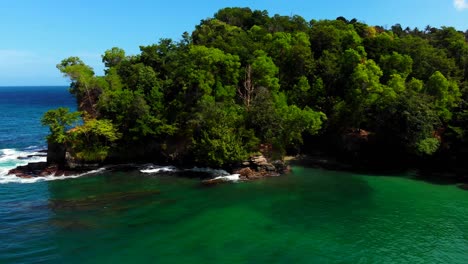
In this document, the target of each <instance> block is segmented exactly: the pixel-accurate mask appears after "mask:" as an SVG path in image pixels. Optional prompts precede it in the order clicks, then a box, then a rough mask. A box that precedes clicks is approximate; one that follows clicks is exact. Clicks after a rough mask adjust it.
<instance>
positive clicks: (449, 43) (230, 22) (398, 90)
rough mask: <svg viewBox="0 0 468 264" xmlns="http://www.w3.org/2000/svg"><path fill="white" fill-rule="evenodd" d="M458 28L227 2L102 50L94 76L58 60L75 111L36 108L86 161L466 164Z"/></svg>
mask: <svg viewBox="0 0 468 264" xmlns="http://www.w3.org/2000/svg"><path fill="white" fill-rule="evenodd" d="M467 40H468V31H466V32H461V31H457V30H456V29H454V28H452V27H442V28H433V27H430V26H428V27H426V28H425V29H423V30H420V29H417V28H415V29H410V28H402V26H400V25H399V24H397V25H394V26H392V27H391V28H389V29H387V28H382V27H380V26H370V25H366V24H364V23H363V22H360V21H358V20H356V19H352V20H347V19H346V18H343V17H339V18H337V19H336V20H319V21H316V20H312V21H306V20H305V19H304V18H302V17H300V16H280V15H274V16H270V15H269V14H268V13H267V12H266V11H258V10H255V11H252V10H251V9H249V8H225V9H222V10H219V11H218V12H217V13H216V14H215V15H214V17H213V18H208V19H204V20H202V21H201V22H200V24H199V25H197V26H196V27H195V30H194V31H193V32H192V34H188V33H184V34H183V35H182V38H181V40H180V41H173V40H170V39H161V40H160V41H159V42H158V43H157V44H154V45H150V46H141V47H140V50H141V53H140V54H138V55H132V56H128V55H126V54H125V51H124V50H122V49H120V48H112V49H110V50H108V51H106V52H105V54H104V55H103V56H102V61H103V63H104V64H105V66H106V70H105V75H104V76H96V75H95V73H94V71H93V69H92V68H90V67H89V66H87V65H86V64H85V63H84V62H83V61H81V60H80V59H79V58H77V57H70V58H67V59H65V60H63V61H62V62H61V63H60V64H59V65H57V67H58V69H59V70H60V71H61V72H62V73H63V74H64V75H65V76H66V77H68V78H70V80H71V88H70V92H71V93H72V94H73V95H74V96H75V97H76V98H77V102H78V109H79V111H80V112H79V113H70V112H69V111H68V110H66V109H57V110H51V111H49V112H48V113H46V115H45V116H44V118H43V120H42V122H43V124H44V125H48V126H50V129H51V134H50V136H49V138H48V140H49V142H50V143H52V144H60V145H62V146H65V148H66V149H67V150H68V151H69V152H70V155H72V156H73V158H75V159H78V160H81V161H85V162H96V161H109V162H110V161H130V160H133V161H135V160H140V161H143V160H145V161H147V160H151V161H165V162H180V163H194V164H202V165H205V166H213V167H222V166H229V165H231V164H234V163H237V162H239V161H242V160H244V159H246V158H247V157H248V156H249V155H250V154H252V153H257V152H259V151H265V149H267V150H269V154H268V155H272V156H276V158H277V157H281V156H282V155H285V154H286V153H291V154H296V153H310V152H314V151H321V152H327V153H333V154H335V155H339V156H341V157H344V158H349V159H350V160H353V159H362V160H374V161H379V160H380V161H382V160H387V161H388V160H391V161H392V162H403V161H405V162H407V161H430V162H432V161H439V162H440V163H443V164H444V166H447V167H448V166H463V165H464V164H463V160H464V159H466V158H467V157H468V134H467V131H468V130H467V128H468V104H467V100H468V41H467ZM78 119H80V120H78ZM71 127H74V128H73V129H71V130H69V129H70V128H71ZM68 130H69V131H68ZM465 166H466V165H465Z"/></svg>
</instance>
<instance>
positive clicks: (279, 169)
mask: <svg viewBox="0 0 468 264" xmlns="http://www.w3.org/2000/svg"><path fill="white" fill-rule="evenodd" d="M290 170H291V168H290V167H289V165H287V164H286V163H285V162H284V161H282V160H275V161H273V162H269V161H268V160H267V159H266V158H265V157H264V156H263V155H258V156H252V157H250V158H249V159H248V160H247V161H245V162H243V163H242V166H240V167H239V168H237V169H235V170H234V171H233V173H234V174H239V178H240V179H241V180H255V179H261V178H265V177H274V176H279V175H281V174H285V173H288V172H290Z"/></svg>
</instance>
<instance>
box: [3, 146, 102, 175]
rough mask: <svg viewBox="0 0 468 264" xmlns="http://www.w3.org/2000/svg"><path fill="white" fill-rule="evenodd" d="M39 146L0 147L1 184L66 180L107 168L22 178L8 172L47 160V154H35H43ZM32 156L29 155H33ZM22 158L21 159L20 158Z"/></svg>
mask: <svg viewBox="0 0 468 264" xmlns="http://www.w3.org/2000/svg"><path fill="white" fill-rule="evenodd" d="M37 150H38V149H37V148H35V147H34V146H32V147H28V148H26V149H25V150H16V149H0V184H5V183H34V182H39V181H53V180H65V179H71V178H78V177H81V176H85V175H89V174H95V173H99V172H102V171H104V170H105V169H106V168H100V169H97V170H93V171H88V172H85V173H81V174H76V175H70V176H55V175H49V176H44V177H33V178H20V177H17V176H16V175H13V174H8V172H9V171H10V170H11V169H14V168H16V167H18V166H23V165H26V164H28V163H31V162H45V161H47V157H45V156H34V155H41V154H43V153H41V152H37ZM31 155H33V156H32V157H28V156H31ZM19 158H21V159H19Z"/></svg>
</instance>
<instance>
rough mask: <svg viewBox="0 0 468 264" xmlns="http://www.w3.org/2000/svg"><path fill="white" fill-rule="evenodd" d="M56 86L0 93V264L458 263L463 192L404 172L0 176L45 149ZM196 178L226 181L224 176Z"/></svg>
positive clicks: (64, 95) (466, 210) (464, 253)
mask: <svg viewBox="0 0 468 264" xmlns="http://www.w3.org/2000/svg"><path fill="white" fill-rule="evenodd" d="M59 106H66V107H69V108H72V109H74V108H75V100H74V98H72V97H71V96H70V95H69V94H68V92H67V88H66V87H0V263H2V264H3V263H12V264H13V263H15V264H16V263H468V250H467V249H468V192H467V191H463V190H461V189H459V188H457V187H456V186H455V185H436V184H432V183H428V182H424V181H419V180H416V179H415V178H414V177H413V173H411V172H407V173H402V174H398V175H367V174H356V173H349V172H342V171H328V170H322V169H316V168H307V167H301V166H294V167H293V172H292V173H291V174H288V175H283V176H280V177H274V178H269V179H263V180H258V181H252V182H236V181H233V182H229V183H226V184H219V185H214V186H209V187H208V186H205V185H203V184H201V182H200V180H199V179H197V178H187V177H183V175H184V173H183V171H182V169H180V168H176V167H161V166H158V164H143V165H141V167H140V168H139V169H135V170H130V171H107V170H105V169H102V170H99V171H95V172H93V173H89V174H85V175H75V176H73V177H68V178H67V177H59V178H57V177H47V178H45V179H20V178H17V177H15V176H12V175H6V173H7V171H8V170H9V169H11V168H13V167H15V166H17V165H20V164H25V163H27V162H32V161H43V160H44V159H45V158H44V157H35V158H31V159H18V157H21V156H23V157H25V156H27V155H31V154H34V153H37V152H38V151H40V150H43V149H44V148H45V147H46V144H45V136H46V135H47V132H48V131H47V128H46V127H42V126H41V125H40V118H41V116H42V114H43V113H44V112H45V111H47V110H48V109H51V108H56V107H59ZM193 171H196V172H198V173H213V174H214V175H216V176H219V175H221V176H226V177H231V179H234V180H235V177H232V175H231V176H229V175H227V174H226V173H225V172H222V171H216V170H209V169H196V170H192V172H193Z"/></svg>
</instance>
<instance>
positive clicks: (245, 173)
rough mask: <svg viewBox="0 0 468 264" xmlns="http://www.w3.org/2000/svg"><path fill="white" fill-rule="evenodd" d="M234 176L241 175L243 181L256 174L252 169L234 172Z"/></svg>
mask: <svg viewBox="0 0 468 264" xmlns="http://www.w3.org/2000/svg"><path fill="white" fill-rule="evenodd" d="M234 174H239V178H240V179H242V180H246V179H249V178H251V177H253V175H254V174H255V173H254V171H253V170H252V169H251V168H242V169H240V170H237V171H235V172H234Z"/></svg>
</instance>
